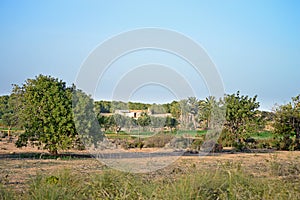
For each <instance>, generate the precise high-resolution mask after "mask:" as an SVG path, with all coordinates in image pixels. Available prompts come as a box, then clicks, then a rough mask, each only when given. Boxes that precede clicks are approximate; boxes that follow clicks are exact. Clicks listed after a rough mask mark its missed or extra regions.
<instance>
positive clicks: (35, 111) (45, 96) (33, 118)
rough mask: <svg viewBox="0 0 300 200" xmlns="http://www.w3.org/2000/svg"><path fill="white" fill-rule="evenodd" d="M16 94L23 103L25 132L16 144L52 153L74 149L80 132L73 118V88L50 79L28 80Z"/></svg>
mask: <svg viewBox="0 0 300 200" xmlns="http://www.w3.org/2000/svg"><path fill="white" fill-rule="evenodd" d="M12 95H15V96H17V98H18V99H19V102H20V103H21V105H20V107H21V108H20V109H18V110H19V112H18V113H17V115H19V116H20V118H22V126H23V127H24V129H25V132H24V133H22V134H21V135H20V136H19V138H18V141H17V143H16V145H17V146H18V147H21V146H26V145H27V144H28V142H30V143H31V144H32V145H35V146H42V147H43V148H44V149H47V150H49V152H50V153H52V154H57V152H58V150H62V149H67V148H70V147H72V146H73V144H74V141H76V138H77V133H76V130H75V124H74V121H73V116H72V88H68V87H66V83H65V82H63V81H61V80H58V79H57V78H53V77H50V76H43V75H39V76H37V77H36V78H35V79H27V80H26V82H25V83H24V84H23V85H22V86H17V85H15V86H14V89H13V93H12Z"/></svg>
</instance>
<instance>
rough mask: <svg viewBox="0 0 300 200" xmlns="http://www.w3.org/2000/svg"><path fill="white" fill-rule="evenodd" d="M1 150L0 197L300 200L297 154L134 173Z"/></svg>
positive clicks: (194, 162) (186, 162)
mask: <svg viewBox="0 0 300 200" xmlns="http://www.w3.org/2000/svg"><path fill="white" fill-rule="evenodd" d="M0 148H1V149H0V199H11V198H15V199H20V198H21V199H74V198H76V199H299V198H300V152H299V151H295V152H287V151H286V152H269V153H219V154H212V155H210V156H204V157H199V156H195V155H191V156H183V157H181V158H180V159H179V160H177V161H176V162H175V163H173V164H171V165H169V166H168V167H166V168H163V169H161V170H158V171H155V172H151V173H146V174H130V173H124V172H118V171H116V170H111V169H109V168H108V167H106V166H105V165H103V164H101V163H100V162H99V161H98V160H96V159H93V158H89V157H84V155H86V154H87V152H76V153H77V157H70V156H63V157H57V158H52V157H47V153H46V152H43V153H44V154H40V153H41V152H42V151H41V150H37V149H34V148H30V147H26V148H23V149H16V148H15V147H14V144H13V143H9V142H8V141H6V140H5V139H4V140H2V141H1V144H0ZM131 151H132V150H131ZM81 155H82V156H81Z"/></svg>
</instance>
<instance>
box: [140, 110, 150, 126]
mask: <svg viewBox="0 0 300 200" xmlns="http://www.w3.org/2000/svg"><path fill="white" fill-rule="evenodd" d="M137 124H138V125H139V126H141V127H143V128H144V127H146V126H149V125H150V124H151V118H150V117H149V115H148V114H147V113H142V115H141V116H140V117H139V118H138V119H137Z"/></svg>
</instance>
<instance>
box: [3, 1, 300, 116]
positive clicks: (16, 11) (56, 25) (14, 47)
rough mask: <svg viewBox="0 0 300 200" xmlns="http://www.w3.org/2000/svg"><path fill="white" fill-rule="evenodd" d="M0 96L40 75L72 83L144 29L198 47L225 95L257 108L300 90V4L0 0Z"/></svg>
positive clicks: (275, 2)
mask: <svg viewBox="0 0 300 200" xmlns="http://www.w3.org/2000/svg"><path fill="white" fill-rule="evenodd" d="M0 27H1V32H0V35H1V37H0V44H1V45H0V60H1V73H0V81H1V85H0V94H9V93H10V91H11V84H13V83H16V84H21V83H23V82H24V81H25V80H26V79H27V78H33V77H34V76H36V75H38V74H40V73H42V74H47V75H52V76H54V77H58V78H60V79H63V80H65V81H66V82H67V83H68V84H71V83H73V82H74V80H75V78H76V75H77V73H78V71H79V68H80V65H81V64H82V62H83V61H84V59H85V58H86V57H87V56H88V54H89V52H90V51H91V50H93V49H94V48H95V47H96V46H97V45H98V44H100V43H101V42H103V41H104V40H106V39H107V38H109V37H111V36H112V35H116V34H118V33H120V32H124V31H128V30H131V29H136V28H142V27H160V28H167V29H172V30H175V31H179V32H181V33H183V34H185V35H187V36H189V37H191V38H193V39H194V40H195V41H196V42H198V43H199V44H201V45H202V46H203V47H204V48H205V50H206V51H207V53H208V54H209V56H210V57H211V59H212V60H213V61H214V63H215V64H216V66H217V68H218V70H219V72H220V74H221V76H222V78H223V82H224V87H225V90H226V93H233V92H236V91H237V90H240V91H241V93H242V94H249V95H251V96H253V95H255V94H257V95H258V97H259V101H260V102H261V107H262V108H263V109H269V110H270V109H271V108H272V106H273V105H274V103H279V104H281V103H285V102H287V101H289V100H290V97H292V96H296V95H297V94H299V93H300V78H299V76H300V2H299V1H276V0H271V1H200V0H195V1H108V0H107V1H91V0H88V1H83V0H82V1H74V0H72V1H67V0H64V1H30V0H29V1H14V0H13V1H12V0H7V1H6V0H1V1H0Z"/></svg>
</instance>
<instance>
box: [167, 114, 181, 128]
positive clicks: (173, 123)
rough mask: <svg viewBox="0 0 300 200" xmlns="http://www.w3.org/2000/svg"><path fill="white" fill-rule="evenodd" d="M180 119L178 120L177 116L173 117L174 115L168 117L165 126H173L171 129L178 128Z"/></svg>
mask: <svg viewBox="0 0 300 200" xmlns="http://www.w3.org/2000/svg"><path fill="white" fill-rule="evenodd" d="M178 124H179V123H178V121H177V119H176V118H173V117H169V116H168V117H167V118H166V119H165V126H166V127H169V128H171V130H172V129H173V128H176V127H177V126H178Z"/></svg>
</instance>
